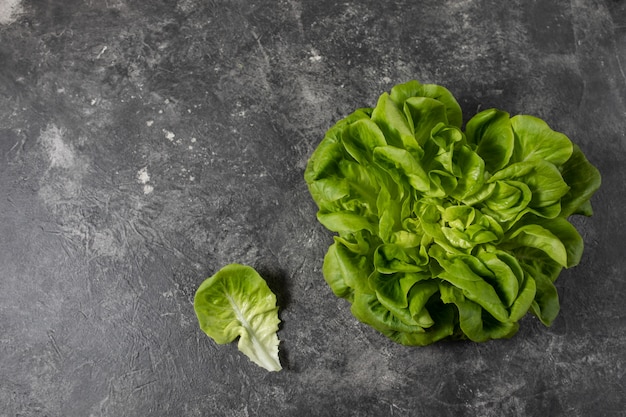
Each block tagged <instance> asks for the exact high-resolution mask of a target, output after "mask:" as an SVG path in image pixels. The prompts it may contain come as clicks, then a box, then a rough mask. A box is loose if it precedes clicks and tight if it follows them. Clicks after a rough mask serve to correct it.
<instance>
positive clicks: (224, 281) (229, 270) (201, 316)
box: [194, 264, 281, 371]
mask: <svg viewBox="0 0 626 417" xmlns="http://www.w3.org/2000/svg"><path fill="white" fill-rule="evenodd" d="M194 310H195V312H196V316H197V318H198V323H199V325H200V328H201V329H202V330H203V331H204V332H205V333H206V334H207V335H208V336H209V337H210V338H212V339H213V340H214V341H215V342H216V343H218V344H225V343H230V342H232V341H233V340H235V339H236V338H239V342H238V347H239V350H240V351H241V352H242V353H244V354H245V355H246V356H248V358H250V360H251V361H252V362H254V363H256V364H257V365H259V366H261V367H263V368H265V369H267V370H268V371H279V370H281V365H280V361H279V359H278V344H279V340H278V336H277V332H278V324H279V323H280V320H279V318H278V307H277V306H276V296H275V295H274V293H272V291H271V290H270V288H269V287H268V286H267V283H266V282H265V281H264V280H263V278H261V276H260V275H259V274H258V273H257V272H256V271H255V270H254V269H253V268H252V267H250V266H246V265H239V264H230V265H226V266H225V267H223V268H222V269H220V270H219V271H218V272H217V273H216V274H215V275H213V276H212V277H210V278H208V279H206V280H205V281H204V282H203V283H202V284H200V286H199V287H198V289H197V291H196V294H195V297H194Z"/></svg>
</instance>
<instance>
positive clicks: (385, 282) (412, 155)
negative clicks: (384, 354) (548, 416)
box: [305, 81, 600, 345]
mask: <svg viewBox="0 0 626 417" xmlns="http://www.w3.org/2000/svg"><path fill="white" fill-rule="evenodd" d="M462 120H463V118H462V114H461V108H460V107H459V105H458V103H457V101H456V100H455V98H454V97H453V96H452V94H451V93H450V92H449V91H448V90H447V89H445V88H444V87H441V86H437V85H423V84H420V83H418V82H417V81H411V82H408V83H405V84H400V85H397V86H395V87H394V88H393V89H392V90H391V92H390V93H389V94H387V93H384V94H382V95H381V96H380V99H379V100H378V103H377V105H376V107H375V108H364V109H359V110H357V111H355V112H354V113H352V114H351V115H349V116H347V117H346V118H345V119H343V120H340V121H339V122H338V123H337V124H336V125H335V126H333V127H332V128H331V129H329V130H328V132H327V133H326V135H325V137H324V139H323V140H322V142H321V143H320V144H319V146H318V148H317V149H316V150H315V152H314V153H313V155H312V156H311V158H310V160H309V162H308V165H307V168H306V171H305V180H306V182H307V184H308V187H309V191H310V193H311V195H312V197H313V199H314V200H315V202H316V203H317V205H318V207H319V211H318V215H317V216H318V219H319V221H320V222H321V223H322V224H323V225H324V226H325V227H326V228H328V229H329V230H331V231H333V232H335V233H336V236H335V238H334V239H335V242H334V243H333V244H332V245H331V246H330V248H329V249H328V252H327V254H326V256H325V258H324V267H323V273H324V277H325V279H326V281H327V283H328V285H329V286H330V287H331V289H332V290H333V292H334V293H335V295H337V296H338V297H342V298H345V299H347V300H348V301H349V302H350V303H351V304H352V313H353V314H354V315H355V316H356V318H358V319H359V320H361V321H362V322H364V323H366V324H369V325H371V326H372V327H374V328H375V329H377V330H379V331H380V332H382V333H383V334H385V335H386V336H388V337H390V338H391V339H393V340H395V341H397V342H399V343H402V344H406V345H427V344H430V343H433V342H435V341H437V340H441V339H470V340H472V341H476V342H482V341H486V340H489V339H497V338H506V337H510V336H512V335H513V334H514V333H516V331H517V330H518V321H519V320H520V319H521V318H522V317H523V316H525V315H526V313H527V312H529V311H530V312H531V313H532V314H534V315H535V316H537V317H538V318H539V320H541V322H542V323H544V324H545V325H550V324H551V323H552V321H553V320H554V319H555V317H556V315H557V313H558V311H559V301H558V294H557V291H556V288H555V287H554V281H555V280H556V278H557V277H558V275H559V273H560V272H561V270H562V269H563V268H569V267H573V266H575V265H576V264H578V262H579V261H580V258H581V255H582V251H583V240H582V238H581V236H580V235H579V233H578V232H577V231H576V229H575V228H574V226H572V224H570V223H569V221H568V217H569V216H570V215H572V214H583V215H587V216H589V215H591V214H592V210H591V203H590V202H589V200H590V198H591V196H592V195H593V194H594V192H595V191H596V190H597V189H598V188H599V186H600V174H599V172H598V170H597V169H596V168H595V167H593V166H592V165H591V164H590V163H589V162H588V161H587V159H586V158H585V156H584V155H583V154H582V152H581V150H580V149H579V148H578V147H577V146H575V145H573V144H572V142H571V141H570V140H569V139H568V138H567V137H566V136H565V135H563V134H562V133H558V132H555V131H553V130H552V129H551V128H550V127H549V126H548V125H547V124H546V123H545V122H544V121H542V120H540V119H538V118H535V117H532V116H526V115H519V116H514V117H510V116H509V114H508V113H506V112H504V111H500V110H496V109H489V110H485V111H482V112H480V113H479V114H477V115H475V116H474V117H473V118H472V119H471V120H469V121H468V122H467V124H466V125H465V128H464V130H463V129H462Z"/></svg>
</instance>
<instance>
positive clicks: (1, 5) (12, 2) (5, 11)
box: [0, 0, 22, 25]
mask: <svg viewBox="0 0 626 417" xmlns="http://www.w3.org/2000/svg"><path fill="white" fill-rule="evenodd" d="M20 13H22V2H21V1H20V0H0V25H8V24H10V23H13V22H14V21H15V20H17V17H18V16H19V14H20Z"/></svg>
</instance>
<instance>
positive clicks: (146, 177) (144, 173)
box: [137, 167, 150, 184]
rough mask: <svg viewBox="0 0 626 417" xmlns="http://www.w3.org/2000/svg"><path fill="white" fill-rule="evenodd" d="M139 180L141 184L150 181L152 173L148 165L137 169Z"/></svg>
mask: <svg viewBox="0 0 626 417" xmlns="http://www.w3.org/2000/svg"><path fill="white" fill-rule="evenodd" d="M137 181H139V183H140V184H147V183H148V181H150V174H148V167H144V168H141V169H140V170H139V171H137Z"/></svg>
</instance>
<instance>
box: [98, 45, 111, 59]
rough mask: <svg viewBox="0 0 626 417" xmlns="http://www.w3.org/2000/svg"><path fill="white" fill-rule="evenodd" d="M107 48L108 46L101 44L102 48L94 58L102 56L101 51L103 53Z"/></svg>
mask: <svg viewBox="0 0 626 417" xmlns="http://www.w3.org/2000/svg"><path fill="white" fill-rule="evenodd" d="M107 49H109V47H108V46H106V45H105V46H103V47H102V50H101V51H100V53H99V54H98V56H97V57H96V59H100V57H101V56H102V54H103V53H105V52H106V51H107Z"/></svg>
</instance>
